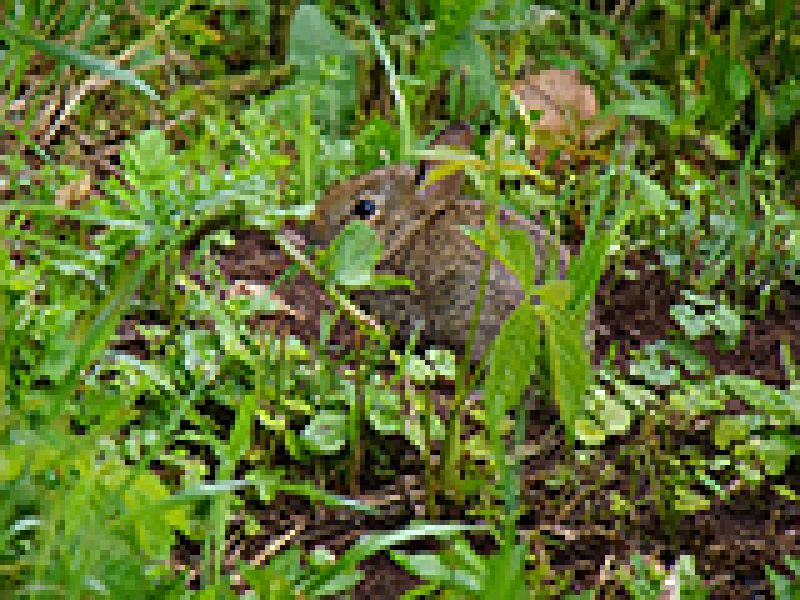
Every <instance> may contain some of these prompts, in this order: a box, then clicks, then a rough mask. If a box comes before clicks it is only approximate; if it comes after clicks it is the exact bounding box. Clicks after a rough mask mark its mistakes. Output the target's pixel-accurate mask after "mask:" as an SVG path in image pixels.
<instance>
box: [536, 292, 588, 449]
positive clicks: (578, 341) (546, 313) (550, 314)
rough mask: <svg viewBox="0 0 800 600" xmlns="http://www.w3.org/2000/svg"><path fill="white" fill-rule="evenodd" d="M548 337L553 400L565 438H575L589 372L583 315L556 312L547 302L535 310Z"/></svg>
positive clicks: (556, 309) (555, 308)
mask: <svg viewBox="0 0 800 600" xmlns="http://www.w3.org/2000/svg"><path fill="white" fill-rule="evenodd" d="M534 309H535V311H536V312H537V314H538V315H539V316H540V317H541V319H542V322H543V323H544V327H545V333H546V335H547V342H548V344H547V345H548V353H547V358H548V360H549V363H550V374H551V378H552V388H551V389H552V391H553V398H554V399H555V401H556V405H557V406H558V409H559V414H560V415H561V421H562V422H563V423H564V428H565V429H566V432H567V437H568V438H574V433H575V422H576V420H577V419H578V417H579V416H581V414H582V413H583V408H584V405H583V399H584V395H585V394H586V388H587V386H588V384H589V377H590V372H591V365H590V358H591V357H590V355H589V350H588V348H586V344H585V335H584V332H585V327H586V325H585V320H584V318H583V315H582V314H580V315H576V314H575V313H574V312H571V311H562V310H558V308H557V307H555V306H552V305H548V304H547V303H546V302H544V301H543V302H542V303H541V304H539V305H537V306H535V307H534Z"/></svg>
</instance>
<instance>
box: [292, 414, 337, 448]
mask: <svg viewBox="0 0 800 600" xmlns="http://www.w3.org/2000/svg"><path fill="white" fill-rule="evenodd" d="M300 439H302V440H303V442H304V443H305V444H306V446H308V447H309V449H311V450H312V451H314V452H318V453H320V454H334V453H336V452H338V451H339V450H341V449H342V447H343V446H344V444H345V441H346V440H347V414H345V413H344V412H340V411H332V410H321V411H320V412H318V413H317V414H316V415H314V416H313V417H312V419H311V421H310V422H309V423H308V425H306V426H305V428H304V429H303V432H302V433H301V434H300Z"/></svg>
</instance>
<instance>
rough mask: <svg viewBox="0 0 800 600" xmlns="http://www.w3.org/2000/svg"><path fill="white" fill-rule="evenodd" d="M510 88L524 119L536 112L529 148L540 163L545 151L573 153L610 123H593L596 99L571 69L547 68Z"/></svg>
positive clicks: (532, 158) (542, 161) (590, 89)
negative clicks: (516, 97) (557, 150)
mask: <svg viewBox="0 0 800 600" xmlns="http://www.w3.org/2000/svg"><path fill="white" fill-rule="evenodd" d="M512 90H513V91H514V93H515V94H516V95H517V96H518V97H519V100H520V103H521V105H522V108H523V109H524V111H525V118H526V119H527V115H528V114H529V113H530V112H531V111H534V110H535V111H540V116H539V119H538V120H537V121H533V122H531V123H530V129H531V133H533V134H534V139H535V140H536V141H535V144H533V145H532V146H531V148H530V149H529V156H530V158H531V160H532V161H533V162H534V163H536V164H538V165H541V164H543V163H544V159H545V157H546V155H547V152H548V151H549V150H551V149H554V148H559V149H561V150H562V151H564V152H562V155H563V154H565V152H566V154H567V155H573V156H574V155H577V156H578V157H579V158H580V155H581V154H584V153H583V152H580V149H579V147H580V146H583V145H586V144H587V142H589V141H591V140H594V139H597V138H598V137H600V135H602V134H603V133H605V132H607V131H609V130H610V129H611V128H612V127H613V124H612V123H610V122H609V123H605V124H601V123H599V122H597V120H596V117H597V112H598V110H597V98H596V96H595V93H594V89H593V88H592V87H591V86H588V85H585V84H583V83H581V81H580V76H579V74H578V72H577V71H576V70H574V69H547V70H545V71H540V72H539V73H533V74H531V75H528V76H527V77H525V78H524V79H520V80H517V81H516V82H514V84H513V85H512Z"/></svg>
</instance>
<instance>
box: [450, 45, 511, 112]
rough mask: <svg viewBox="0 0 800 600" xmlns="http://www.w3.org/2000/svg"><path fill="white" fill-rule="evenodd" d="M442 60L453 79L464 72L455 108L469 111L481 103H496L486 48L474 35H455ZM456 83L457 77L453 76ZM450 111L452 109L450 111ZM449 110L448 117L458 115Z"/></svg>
mask: <svg viewBox="0 0 800 600" xmlns="http://www.w3.org/2000/svg"><path fill="white" fill-rule="evenodd" d="M444 63H445V64H446V65H447V66H449V67H450V68H451V69H453V71H454V79H455V78H459V77H460V76H461V74H463V76H464V88H463V99H464V105H463V106H458V107H456V108H457V109H459V110H461V111H463V112H466V113H471V112H473V111H474V110H475V109H476V108H477V107H478V106H480V105H481V104H485V106H486V107H489V108H494V107H495V106H496V105H497V99H498V87H497V80H496V79H495V76H494V69H493V68H492V63H491V59H490V57H489V54H488V53H487V51H486V48H485V47H484V45H483V44H482V43H481V41H480V40H479V39H478V38H477V37H476V36H474V35H470V34H468V33H467V34H465V35H464V36H462V37H459V38H458V39H456V41H455V43H454V44H453V46H452V47H451V48H450V50H448V51H447V52H446V53H445V54H444ZM457 81H459V83H460V79H457ZM451 112H453V111H451ZM460 116H461V115H459V114H452V115H451V117H453V118H457V117H460Z"/></svg>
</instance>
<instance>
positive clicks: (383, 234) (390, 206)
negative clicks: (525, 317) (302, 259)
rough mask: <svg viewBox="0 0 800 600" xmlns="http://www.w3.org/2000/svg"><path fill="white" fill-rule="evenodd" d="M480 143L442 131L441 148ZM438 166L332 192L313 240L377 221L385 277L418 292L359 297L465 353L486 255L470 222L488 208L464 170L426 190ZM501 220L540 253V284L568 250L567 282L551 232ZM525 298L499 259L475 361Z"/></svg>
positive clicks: (390, 172)
mask: <svg viewBox="0 0 800 600" xmlns="http://www.w3.org/2000/svg"><path fill="white" fill-rule="evenodd" d="M471 137H472V134H471V131H470V129H469V128H468V127H467V126H465V125H455V126H451V127H449V128H448V129H446V130H445V131H444V132H442V133H441V134H440V135H439V136H438V137H437V138H436V139H435V140H434V142H433V145H434V146H441V145H447V146H451V147H462V148H467V147H468V146H469V144H470V141H471ZM430 166H431V165H430V163H423V164H421V165H420V168H419V170H415V169H414V168H412V167H411V166H409V165H404V164H400V165H394V166H389V167H386V168H382V169H377V170H374V171H371V172H369V173H366V174H365V175H362V176H361V177H357V178H354V179H350V180H347V181H345V182H342V183H340V184H337V185H335V186H333V187H332V188H331V189H329V190H328V192H327V193H326V194H325V196H324V197H323V198H322V199H321V200H320V202H319V204H318V206H317V209H316V211H315V213H314V215H313V218H312V222H311V232H312V238H313V239H314V241H316V242H318V243H321V244H327V243H328V242H330V240H332V239H333V238H334V237H335V236H336V234H337V233H338V232H339V231H340V230H341V228H342V227H343V226H344V225H345V224H347V223H348V222H349V221H350V220H352V219H361V220H364V221H366V222H368V223H369V224H370V225H371V226H372V227H373V228H374V230H375V231H376V232H377V234H378V236H379V237H380V239H381V241H382V242H383V248H384V253H383V257H382V260H381V262H380V263H379V265H378V271H379V272H384V273H391V274H394V275H402V276H405V277H407V278H409V279H411V280H412V281H413V282H414V284H415V287H414V289H413V290H410V289H407V288H400V289H392V290H380V291H374V290H365V291H359V292H357V293H356V294H354V298H355V299H356V301H358V302H359V303H360V304H362V305H363V306H364V308H365V309H366V310H368V311H369V312H371V313H372V314H374V315H376V316H378V317H380V318H381V319H382V320H384V321H388V322H390V323H393V324H394V325H396V326H397V328H398V330H399V333H400V335H401V336H403V337H404V339H405V338H407V336H408V335H409V334H410V333H411V331H412V328H413V327H414V325H415V323H419V324H420V325H421V326H422V335H423V338H424V339H425V340H426V341H428V342H432V343H436V344H442V345H446V346H449V347H452V348H454V349H456V350H459V351H461V350H463V349H464V347H465V346H466V343H467V337H468V335H469V329H470V322H471V319H472V314H473V307H474V304H475V298H476V295H477V291H478V288H479V282H480V274H481V268H482V264H483V260H484V253H483V251H482V250H481V249H480V248H479V247H478V246H477V245H475V244H474V243H473V242H472V240H470V239H469V237H468V236H467V235H465V233H464V232H463V230H462V226H467V227H480V226H481V225H482V224H483V220H484V214H485V213H484V206H483V205H482V203H481V202H480V201H477V200H467V199H463V198H461V197H460V192H461V186H462V183H463V179H464V174H463V173H455V174H452V175H448V176H447V177H444V178H443V179H440V180H439V181H436V182H434V183H432V184H431V185H428V186H423V185H422V184H423V182H424V179H425V176H426V174H427V171H428V169H429V168H430ZM498 220H499V222H500V224H501V225H503V226H507V227H512V228H516V229H521V230H524V231H527V232H528V233H529V235H530V237H531V239H532V241H533V242H534V247H535V248H537V249H538V252H537V256H536V257H535V264H536V269H537V280H538V279H539V278H540V277H541V276H542V270H543V269H542V267H543V265H544V263H545V261H544V260H543V258H545V257H547V256H548V255H549V253H550V252H553V251H556V252H558V253H559V257H558V259H559V269H560V276H561V277H563V276H564V274H565V271H566V266H567V261H568V253H567V250H566V248H565V247H563V246H562V245H560V244H558V243H557V242H555V241H554V240H553V238H552V236H550V234H549V233H548V232H546V231H545V230H544V229H543V228H541V227H540V226H539V225H537V224H536V223H533V222H531V221H529V220H528V219H525V218H523V217H521V216H519V215H517V214H516V213H514V212H513V211H509V210H505V209H501V210H500V212H499V215H498ZM523 295H524V294H523V291H522V288H521V285H520V282H519V281H518V280H517V278H516V277H515V276H514V275H513V274H512V273H511V272H510V271H509V270H508V269H506V268H505V267H504V266H503V265H502V264H501V263H500V262H498V261H492V262H491V264H490V270H489V276H488V279H487V285H486V293H485V298H484V304H483V307H482V310H481V315H480V323H479V326H478V328H477V331H476V338H475V344H474V348H473V352H472V359H473V360H477V359H480V358H482V357H483V355H484V353H485V351H486V349H487V348H488V346H489V344H490V343H491V341H492V340H493V339H494V337H495V336H496V335H497V333H498V331H499V330H500V326H501V325H502V323H503V321H505V319H506V318H507V317H508V316H509V314H510V313H511V311H512V310H513V309H514V308H515V307H516V306H517V304H519V302H520V301H521V300H522V298H523Z"/></svg>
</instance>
